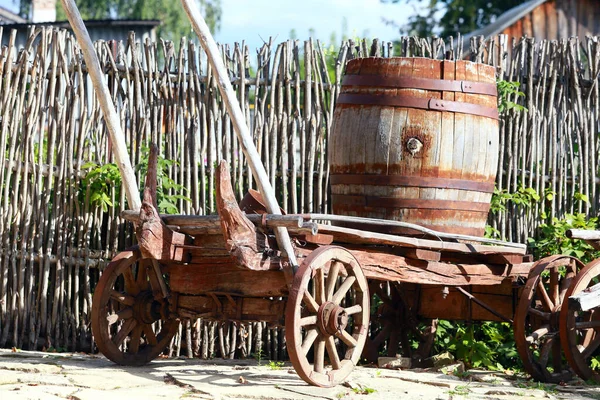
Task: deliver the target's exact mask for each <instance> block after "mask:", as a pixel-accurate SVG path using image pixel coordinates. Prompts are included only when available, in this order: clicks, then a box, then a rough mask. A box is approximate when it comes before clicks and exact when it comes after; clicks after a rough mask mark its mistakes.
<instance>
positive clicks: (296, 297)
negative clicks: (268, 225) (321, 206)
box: [285, 246, 369, 387]
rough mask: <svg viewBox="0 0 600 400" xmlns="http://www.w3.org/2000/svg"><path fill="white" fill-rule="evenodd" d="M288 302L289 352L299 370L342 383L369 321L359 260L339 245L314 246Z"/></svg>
mask: <svg viewBox="0 0 600 400" xmlns="http://www.w3.org/2000/svg"><path fill="white" fill-rule="evenodd" d="M326 274H327V276H325V275H326ZM349 293H351V294H352V296H348V294H349ZM286 307H287V308H286V320H285V326H286V340H287V343H288V354H289V356H290V360H291V362H292V364H293V365H294V367H295V369H296V372H297V373H298V375H299V376H300V377H301V378H302V379H303V380H304V381H305V382H307V383H310V384H312V385H316V386H321V387H331V386H335V385H336V384H338V383H340V382H342V381H343V380H344V379H345V378H346V377H347V376H348V375H349V374H350V372H352V369H353V368H354V366H355V365H356V364H357V363H358V361H359V359H360V355H361V353H362V350H363V347H364V344H365V340H366V336H367V335H366V332H367V328H368V325H369V291H368V286H367V281H366V279H365V277H364V275H363V273H362V270H361V268H360V265H359V264H358V261H356V259H355V258H354V256H353V255H352V254H351V253H350V252H348V251H347V250H345V249H343V248H341V247H337V246H327V247H321V248H319V249H317V250H315V251H313V252H312V253H311V254H310V255H309V256H308V257H307V258H306V259H305V260H304V262H302V265H301V266H300V268H299V269H298V272H296V274H295V276H294V280H293V284H292V290H291V291H290V296H289V298H288V304H287V306H286ZM309 358H313V360H312V361H313V362H312V363H311V362H310V360H309Z"/></svg>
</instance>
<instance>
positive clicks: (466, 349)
mask: <svg viewBox="0 0 600 400" xmlns="http://www.w3.org/2000/svg"><path fill="white" fill-rule="evenodd" d="M435 342H436V345H435V346H436V352H437V353H441V352H444V351H449V352H450V353H452V355H454V357H455V358H456V359H460V360H462V361H463V362H464V363H465V366H466V367H467V368H487V369H490V370H504V365H511V366H515V365H516V366H520V362H521V361H520V358H519V356H518V354H517V351H516V348H515V343H514V335H513V332H512V326H511V325H510V324H508V323H499V322H483V323H480V324H466V323H463V322H450V321H446V320H440V321H439V322H438V328H437V331H436V341H435Z"/></svg>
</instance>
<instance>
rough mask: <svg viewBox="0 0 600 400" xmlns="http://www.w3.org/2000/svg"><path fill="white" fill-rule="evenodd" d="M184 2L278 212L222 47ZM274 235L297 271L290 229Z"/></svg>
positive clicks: (190, 2) (192, 5) (270, 206)
mask: <svg viewBox="0 0 600 400" xmlns="http://www.w3.org/2000/svg"><path fill="white" fill-rule="evenodd" d="M63 1H65V0H63ZM181 3H182V4H183V8H184V9H185V12H186V13H187V15H188V17H189V18H190V21H191V22H192V27H193V28H194V31H195V32H196V35H198V38H199V39H200V44H201V45H202V47H203V48H204V51H205V52H206V55H207V56H208V61H209V63H210V65H211V67H212V69H213V72H214V74H215V77H216V78H217V85H218V86H219V91H220V92H221V96H223V102H224V103H225V106H226V107H227V111H228V112H229V115H230V116H231V122H232V123H233V128H234V130H235V133H236V134H237V137H238V139H239V141H240V145H241V148H242V151H243V152H244V155H245V156H246V158H247V159H248V164H249V165H250V168H251V169H252V175H254V178H255V179H256V182H257V184H258V188H259V190H260V192H261V193H262V195H263V197H264V199H265V203H266V206H267V211H268V212H269V214H276V215H279V214H281V211H280V209H279V204H278V203H277V199H276V198H275V192H274V191H273V188H272V187H271V185H270V184H269V177H268V176H267V172H266V171H265V168H264V166H263V164H262V162H261V160H260V156H259V154H258V151H257V150H256V147H254V142H253V141H252V136H251V135H250V131H249V129H248V126H247V125H246V122H245V121H246V120H245V119H244V114H243V113H242V110H241V108H240V105H239V103H238V101H237V99H236V97H235V92H234V91H233V87H232V86H231V82H230V81H229V76H228V74H227V70H226V69H225V65H224V64H223V60H222V59H221V54H220V52H219V48H218V47H217V44H216V43H215V40H214V39H213V37H212V35H211V33H210V30H209V29H208V26H207V25H206V22H205V21H204V18H203V17H202V15H201V14H200V11H199V10H198V6H197V5H196V2H195V1H194V0H181ZM275 236H276V237H277V244H278V245H279V249H280V250H281V251H283V252H284V253H285V255H286V256H287V258H288V260H289V262H290V264H291V265H292V267H293V269H294V271H295V269H296V267H297V265H298V263H297V261H296V256H295V254H294V249H293V247H292V242H291V240H290V236H289V234H288V232H287V230H286V229H285V228H282V227H279V228H276V229H275Z"/></svg>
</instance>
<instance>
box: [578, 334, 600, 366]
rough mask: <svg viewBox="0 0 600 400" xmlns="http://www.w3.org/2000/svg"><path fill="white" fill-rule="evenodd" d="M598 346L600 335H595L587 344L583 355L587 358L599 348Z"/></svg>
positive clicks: (599, 344)
mask: <svg viewBox="0 0 600 400" xmlns="http://www.w3.org/2000/svg"><path fill="white" fill-rule="evenodd" d="M598 346H600V335H599V336H597V337H595V338H594V340H592V341H591V342H590V344H588V345H587V346H586V348H585V350H583V351H582V352H581V355H582V356H583V358H584V359H585V360H587V359H588V358H590V356H591V355H592V354H594V352H595V351H596V350H597V349H598Z"/></svg>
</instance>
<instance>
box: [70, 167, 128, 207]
mask: <svg viewBox="0 0 600 400" xmlns="http://www.w3.org/2000/svg"><path fill="white" fill-rule="evenodd" d="M81 169H82V170H88V171H87V173H86V175H85V177H84V178H83V179H82V181H81V185H82V186H81V191H80V192H79V196H80V200H82V197H83V198H85V197H86V193H87V192H88V191H89V198H88V202H89V204H90V205H92V206H98V207H101V208H102V211H108V207H112V206H113V203H112V201H111V196H110V194H111V188H114V190H115V198H119V193H120V188H121V174H120V172H119V168H118V167H117V164H114V163H107V164H103V165H100V164H98V163H95V162H93V161H91V162H88V163H85V164H84V165H83V166H82V167H81Z"/></svg>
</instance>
